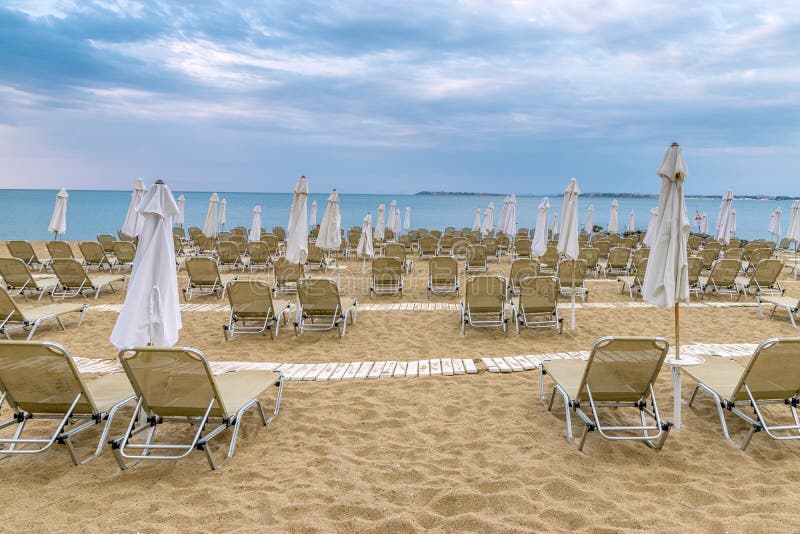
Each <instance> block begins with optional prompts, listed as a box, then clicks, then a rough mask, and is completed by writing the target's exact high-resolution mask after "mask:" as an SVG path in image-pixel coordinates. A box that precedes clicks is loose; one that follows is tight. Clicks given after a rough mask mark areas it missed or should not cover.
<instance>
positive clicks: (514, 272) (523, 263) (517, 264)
mask: <svg viewBox="0 0 800 534" xmlns="http://www.w3.org/2000/svg"><path fill="white" fill-rule="evenodd" d="M529 276H539V262H538V261H536V260H532V259H518V260H514V261H512V262H511V273H510V274H509V275H508V287H507V288H506V299H510V298H511V297H513V296H515V295H519V284H520V282H521V281H522V279H523V278H527V277H529Z"/></svg>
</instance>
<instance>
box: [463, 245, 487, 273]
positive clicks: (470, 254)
mask: <svg viewBox="0 0 800 534" xmlns="http://www.w3.org/2000/svg"><path fill="white" fill-rule="evenodd" d="M464 270H465V271H466V272H467V273H473V272H485V271H488V270H489V264H488V262H487V259H486V247H484V246H483V245H469V246H467V259H466V261H465V262H464Z"/></svg>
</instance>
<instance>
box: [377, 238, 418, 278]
mask: <svg viewBox="0 0 800 534" xmlns="http://www.w3.org/2000/svg"><path fill="white" fill-rule="evenodd" d="M383 255H384V256H391V257H394V258H400V261H402V262H403V270H404V271H405V272H410V271H411V265H412V262H411V260H408V259H406V258H407V256H406V247H405V246H404V245H403V244H402V243H389V244H387V245H386V247H385V248H384V250H383Z"/></svg>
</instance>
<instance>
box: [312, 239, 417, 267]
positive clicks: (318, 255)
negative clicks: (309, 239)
mask: <svg viewBox="0 0 800 534" xmlns="http://www.w3.org/2000/svg"><path fill="white" fill-rule="evenodd" d="M404 254H405V253H404ZM306 266H307V267H308V268H309V269H321V270H323V271H327V270H328V258H326V257H325V251H324V250H322V249H321V248H319V247H318V246H317V245H315V244H314V243H309V244H308V256H307V257H306Z"/></svg>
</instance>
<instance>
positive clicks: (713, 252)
mask: <svg viewBox="0 0 800 534" xmlns="http://www.w3.org/2000/svg"><path fill="white" fill-rule="evenodd" d="M697 257H698V258H700V259H701V260H702V262H703V272H709V273H710V272H711V267H712V266H713V265H714V262H715V261H717V258H718V257H719V250H717V249H714V248H704V249H702V250H700V251H698V252H697Z"/></svg>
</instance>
